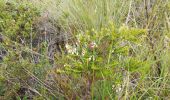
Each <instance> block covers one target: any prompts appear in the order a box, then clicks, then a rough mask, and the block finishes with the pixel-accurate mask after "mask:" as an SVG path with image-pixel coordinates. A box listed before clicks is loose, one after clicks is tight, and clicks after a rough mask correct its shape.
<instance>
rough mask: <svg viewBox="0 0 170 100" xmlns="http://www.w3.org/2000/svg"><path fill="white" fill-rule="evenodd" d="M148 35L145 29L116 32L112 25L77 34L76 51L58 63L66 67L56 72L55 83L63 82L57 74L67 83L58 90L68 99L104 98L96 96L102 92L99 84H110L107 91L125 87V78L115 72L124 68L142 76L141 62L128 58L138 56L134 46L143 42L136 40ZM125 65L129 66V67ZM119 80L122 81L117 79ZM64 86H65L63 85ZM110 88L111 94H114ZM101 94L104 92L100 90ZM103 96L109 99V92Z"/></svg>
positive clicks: (124, 28)
mask: <svg viewBox="0 0 170 100" xmlns="http://www.w3.org/2000/svg"><path fill="white" fill-rule="evenodd" d="M145 34H146V32H145V30H142V29H133V28H128V27H125V26H123V27H121V28H120V29H116V28H115V27H114V25H113V24H110V26H109V27H107V28H102V29H101V30H100V31H96V30H94V29H92V30H90V31H87V32H85V33H81V34H78V35H77V40H78V42H77V44H78V45H77V47H76V50H75V51H74V52H72V53H70V54H68V55H66V56H63V59H61V60H59V61H57V62H58V63H59V64H62V65H63V66H64V67H61V68H56V70H54V71H53V72H54V73H56V81H57V80H58V81H59V80H63V78H61V79H60V78H59V77H58V75H61V77H62V76H63V75H64V76H65V78H64V79H65V80H67V81H66V83H65V82H64V83H62V84H61V83H59V84H61V87H59V88H61V89H63V90H62V91H64V93H66V94H65V95H66V97H67V98H70V97H73V98H74V97H76V98H86V99H90V98H98V99H100V98H102V97H100V96H99V97H97V94H96V93H98V89H100V88H97V87H98V86H97V84H98V85H99V84H100V81H101V83H102V84H105V83H106V84H108V83H110V84H108V86H105V87H104V88H106V89H108V88H109V86H110V88H111V87H112V85H113V84H118V83H119V84H122V82H123V78H124V76H123V75H122V74H121V71H120V72H119V74H118V73H116V70H118V69H121V68H123V69H124V70H126V71H130V72H139V73H141V71H140V70H141V69H142V67H143V66H142V64H140V63H142V60H139V61H137V62H136V61H133V60H128V59H133V58H135V55H133V56H132V55H131V54H130V49H131V44H134V45H139V44H140V43H141V41H142V39H136V38H137V37H142V35H145ZM124 63H128V66H126V65H125V64H124ZM143 64H144V62H143ZM127 67H128V68H127ZM140 68H141V69H140ZM141 74H142V73H141ZM119 75H120V76H119ZM67 76H68V77H69V79H67V78H68V77H67ZM117 77H119V78H118V79H117ZM58 81H57V82H58ZM63 84H65V85H64V86H63ZM102 84H101V85H102ZM62 87H65V88H62ZM110 88H109V92H110V93H111V94H112V93H114V92H112V89H110ZM81 89H83V90H81ZM67 91H70V92H67ZM101 91H105V90H104V89H103V90H102V89H101ZM112 95H114V94H112ZM102 96H104V97H109V94H107V93H106V94H105V95H102ZM109 98H111V97H109Z"/></svg>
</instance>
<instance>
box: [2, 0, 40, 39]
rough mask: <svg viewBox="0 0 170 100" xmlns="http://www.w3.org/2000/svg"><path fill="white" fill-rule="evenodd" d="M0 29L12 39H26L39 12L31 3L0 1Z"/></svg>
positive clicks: (33, 34)
mask: <svg viewBox="0 0 170 100" xmlns="http://www.w3.org/2000/svg"><path fill="white" fill-rule="evenodd" d="M0 8H1V9H0V12H1V14H0V30H1V32H2V34H3V35H5V36H8V37H10V38H11V39H12V40H14V41H17V42H18V41H21V39H22V40H23V41H24V40H28V39H29V38H30V37H31V35H30V34H32V36H35V33H31V32H33V31H32V30H33V23H34V20H35V18H36V17H37V16H38V15H39V12H38V10H37V9H36V8H34V7H33V6H32V5H31V4H25V3H12V2H5V1H1V4H0Z"/></svg>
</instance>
